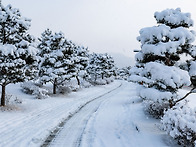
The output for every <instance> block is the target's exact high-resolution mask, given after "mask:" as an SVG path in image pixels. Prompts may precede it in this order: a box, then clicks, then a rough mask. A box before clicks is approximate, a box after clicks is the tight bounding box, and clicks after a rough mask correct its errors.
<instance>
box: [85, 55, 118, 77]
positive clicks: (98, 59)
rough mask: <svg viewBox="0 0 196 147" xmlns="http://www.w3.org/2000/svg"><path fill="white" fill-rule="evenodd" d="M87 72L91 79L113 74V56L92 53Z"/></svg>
mask: <svg viewBox="0 0 196 147" xmlns="http://www.w3.org/2000/svg"><path fill="white" fill-rule="evenodd" d="M87 72H88V73H89V75H90V76H91V80H92V81H96V80H97V79H104V77H105V78H109V77H111V76H113V75H115V64H114V60H113V58H112V57H111V56H110V55H108V54H107V53H106V54H97V53H93V54H91V55H90V59H89V65H88V67H87Z"/></svg>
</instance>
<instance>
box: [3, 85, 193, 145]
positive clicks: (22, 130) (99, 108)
mask: <svg viewBox="0 0 196 147" xmlns="http://www.w3.org/2000/svg"><path fill="white" fill-rule="evenodd" d="M137 89H138V86H137V84H133V83H128V82H125V81H114V82H113V83H111V84H109V85H105V86H95V87H90V88H86V89H81V90H79V91H77V92H72V93H70V94H67V95H58V96H56V97H50V98H47V99H43V100H38V99H35V98H34V97H33V96H30V95H26V94H24V93H22V92H21V88H20V86H19V84H16V85H9V86H8V87H7V93H8V94H12V95H15V96H16V97H17V98H18V99H21V100H22V104H18V105H15V107H14V110H10V111H0V146H1V147H16V146H17V147H27V146H28V147H38V146H41V145H42V144H43V143H44V141H45V139H46V138H47V137H48V135H50V134H51V132H52V131H54V130H55V129H56V127H57V126H58V125H59V124H60V123H61V122H63V121H65V120H66V119H67V118H70V119H69V120H68V121H67V123H65V127H64V128H61V129H59V132H58V133H56V134H55V138H54V139H53V140H52V141H51V143H50V144H49V145H50V146H58V147H60V146H66V147H68V146H82V147H136V146H137V147H144V146H145V147H164V146H172V147H173V146H174V147H175V146H178V145H176V144H175V142H174V141H173V140H172V139H171V138H170V137H168V135H166V133H165V132H163V131H161V130H160V129H159V125H160V124H159V120H155V119H152V118H151V117H148V116H147V115H145V114H144V111H143V105H142V103H141V100H140V98H139V97H137ZM183 92H186V91H183ZM195 96H196V95H195V94H192V95H190V96H189V99H191V101H190V102H189V104H190V105H192V106H195V103H196V101H195V100H194V99H195ZM92 100H94V101H92ZM88 102H89V103H88ZM84 105H85V106H84ZM83 106H84V107H83ZM10 107H13V106H10ZM85 109H86V110H85ZM85 111H86V112H88V113H86V112H85ZM84 114H86V116H84ZM71 118H74V119H75V120H71ZM78 118H80V119H81V121H82V119H84V121H82V122H83V123H81V124H79V123H77V121H80V120H78ZM69 121H73V122H74V123H75V125H74V124H72V123H71V124H72V125H70V126H68V127H67V128H66V124H68V123H69ZM77 130H78V132H77ZM67 132H68V133H70V134H68V135H67V138H68V140H66V133H67ZM73 132H76V133H75V134H74V133H73ZM64 137H65V138H64ZM62 138H64V139H62ZM78 139H79V140H78Z"/></svg>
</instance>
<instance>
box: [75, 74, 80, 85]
mask: <svg viewBox="0 0 196 147" xmlns="http://www.w3.org/2000/svg"><path fill="white" fill-rule="evenodd" d="M76 80H77V82H78V85H79V86H80V79H79V78H78V76H76Z"/></svg>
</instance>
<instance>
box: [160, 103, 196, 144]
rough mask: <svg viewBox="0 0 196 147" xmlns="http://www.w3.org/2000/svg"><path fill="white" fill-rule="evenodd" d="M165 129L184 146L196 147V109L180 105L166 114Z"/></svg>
mask: <svg viewBox="0 0 196 147" xmlns="http://www.w3.org/2000/svg"><path fill="white" fill-rule="evenodd" d="M161 122H162V124H163V129H164V130H165V131H166V132H167V133H168V134H169V135H170V136H171V137H173V138H175V139H177V140H178V142H179V144H181V145H183V146H188V145H192V146H194V145H196V144H195V143H196V108H195V109H192V108H190V107H188V106H187V105H186V104H185V103H180V104H178V105H176V106H174V107H173V108H172V109H169V110H167V111H166V112H165V114H164V116H163V118H162V120H161Z"/></svg>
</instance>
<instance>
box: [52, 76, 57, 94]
mask: <svg viewBox="0 0 196 147" xmlns="http://www.w3.org/2000/svg"><path fill="white" fill-rule="evenodd" d="M56 87H57V78H55V79H54V84H53V94H56Z"/></svg>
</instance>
